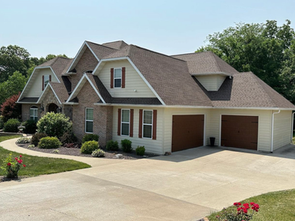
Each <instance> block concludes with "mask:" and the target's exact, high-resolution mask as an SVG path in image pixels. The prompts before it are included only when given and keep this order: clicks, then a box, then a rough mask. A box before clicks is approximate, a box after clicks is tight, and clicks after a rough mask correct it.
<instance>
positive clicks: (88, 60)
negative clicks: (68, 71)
mask: <svg viewBox="0 0 295 221" xmlns="http://www.w3.org/2000/svg"><path fill="white" fill-rule="evenodd" d="M97 64H98V61H97V59H96V58H95V57H94V55H93V54H92V52H91V51H90V50H89V49H88V48H87V49H86V50H85V52H84V53H83V55H82V57H81V58H80V60H79V62H78V64H77V65H76V66H75V69H76V71H77V73H76V74H75V75H71V77H70V80H71V83H72V90H74V88H75V87H76V85H77V84H78V82H79V80H80V79H81V77H82V76H83V74H84V72H86V71H91V70H92V71H93V70H94V68H95V67H96V65H97Z"/></svg>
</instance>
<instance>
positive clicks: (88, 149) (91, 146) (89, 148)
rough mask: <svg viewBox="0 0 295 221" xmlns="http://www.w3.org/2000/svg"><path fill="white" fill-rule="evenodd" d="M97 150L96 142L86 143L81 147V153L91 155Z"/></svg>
mask: <svg viewBox="0 0 295 221" xmlns="http://www.w3.org/2000/svg"><path fill="white" fill-rule="evenodd" d="M98 148H99V144H98V141H94V140H92V141H87V142H85V143H83V145H82V147H81V153H85V154H91V153H92V152H93V151H94V150H96V149H98Z"/></svg>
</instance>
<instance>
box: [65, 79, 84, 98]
mask: <svg viewBox="0 0 295 221" xmlns="http://www.w3.org/2000/svg"><path fill="white" fill-rule="evenodd" d="M85 76H86V74H84V75H83V76H82V77H81V79H80V81H79V82H78V84H77V85H76V87H75V89H74V91H73V92H72V93H71V95H70V97H69V98H68V100H67V101H66V103H69V102H70V100H72V99H73V98H72V97H73V96H74V94H75V93H76V91H77V90H78V87H79V85H80V84H81V82H82V81H83V79H84V78H85Z"/></svg>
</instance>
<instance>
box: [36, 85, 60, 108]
mask: <svg viewBox="0 0 295 221" xmlns="http://www.w3.org/2000/svg"><path fill="white" fill-rule="evenodd" d="M49 87H50V88H51V90H52V92H53V94H54V96H55V97H56V99H57V101H58V102H59V103H60V104H62V103H61V101H60V100H59V98H58V96H57V94H56V93H55V91H54V90H53V88H52V86H51V84H50V83H48V84H47V85H46V87H45V89H44V91H43V92H42V94H41V96H40V97H39V99H38V101H37V104H39V103H40V101H41V99H42V97H43V96H44V94H45V93H46V92H47V90H49V89H48V88H49Z"/></svg>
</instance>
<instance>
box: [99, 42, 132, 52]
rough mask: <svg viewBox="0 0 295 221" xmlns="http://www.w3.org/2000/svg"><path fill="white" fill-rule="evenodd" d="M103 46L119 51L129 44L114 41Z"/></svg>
mask: <svg viewBox="0 0 295 221" xmlns="http://www.w3.org/2000/svg"><path fill="white" fill-rule="evenodd" d="M102 45H103V46H107V47H110V48H113V49H116V50H119V49H121V48H123V47H125V46H127V45H128V44H127V43H126V42H124V41H112V42H106V43H103V44H102Z"/></svg>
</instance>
